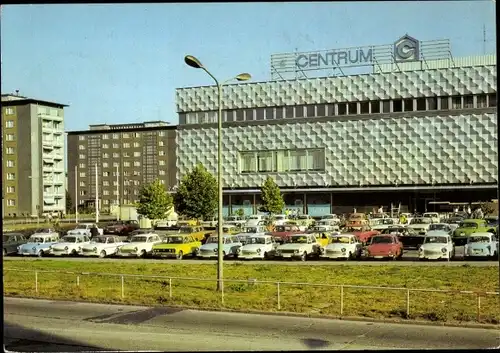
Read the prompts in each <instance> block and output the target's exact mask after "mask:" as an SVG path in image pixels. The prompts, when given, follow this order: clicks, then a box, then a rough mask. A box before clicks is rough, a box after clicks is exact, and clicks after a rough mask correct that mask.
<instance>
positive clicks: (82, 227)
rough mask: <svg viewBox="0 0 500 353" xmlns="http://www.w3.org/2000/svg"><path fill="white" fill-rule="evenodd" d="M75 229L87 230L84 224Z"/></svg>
mask: <svg viewBox="0 0 500 353" xmlns="http://www.w3.org/2000/svg"><path fill="white" fill-rule="evenodd" d="M75 229H87V225H86V224H79V225H77V226H76V228H75Z"/></svg>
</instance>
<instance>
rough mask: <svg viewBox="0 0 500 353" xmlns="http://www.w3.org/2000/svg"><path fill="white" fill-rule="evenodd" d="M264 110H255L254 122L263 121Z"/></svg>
mask: <svg viewBox="0 0 500 353" xmlns="http://www.w3.org/2000/svg"><path fill="white" fill-rule="evenodd" d="M264 114H265V110H264V109H263V108H257V109H255V120H264Z"/></svg>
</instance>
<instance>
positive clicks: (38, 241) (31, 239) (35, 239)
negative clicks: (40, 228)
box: [28, 237, 45, 243]
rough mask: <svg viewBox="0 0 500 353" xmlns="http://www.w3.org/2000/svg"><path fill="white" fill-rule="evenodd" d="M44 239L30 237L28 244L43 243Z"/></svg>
mask: <svg viewBox="0 0 500 353" xmlns="http://www.w3.org/2000/svg"><path fill="white" fill-rule="evenodd" d="M44 242H45V239H44V238H42V237H30V239H29V240H28V243H44Z"/></svg>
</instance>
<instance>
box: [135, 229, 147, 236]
mask: <svg viewBox="0 0 500 353" xmlns="http://www.w3.org/2000/svg"><path fill="white" fill-rule="evenodd" d="M149 232H150V231H149V230H136V231H134V232H132V233H130V235H132V236H134V235H139V234H147V233H149Z"/></svg>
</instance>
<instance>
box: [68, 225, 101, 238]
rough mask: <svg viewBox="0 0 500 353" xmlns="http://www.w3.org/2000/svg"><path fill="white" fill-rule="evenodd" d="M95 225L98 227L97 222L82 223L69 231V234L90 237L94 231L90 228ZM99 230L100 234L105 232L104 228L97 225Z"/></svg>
mask: <svg viewBox="0 0 500 353" xmlns="http://www.w3.org/2000/svg"><path fill="white" fill-rule="evenodd" d="M94 226H96V227H97V225H96V224H95V223H80V224H78V225H77V226H76V227H75V229H73V230H70V231H68V235H86V236H88V237H91V236H92V233H91V231H90V229H92V228H93V227H94ZM97 231H98V233H99V235H103V234H104V230H103V229H102V228H99V227H97Z"/></svg>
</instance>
